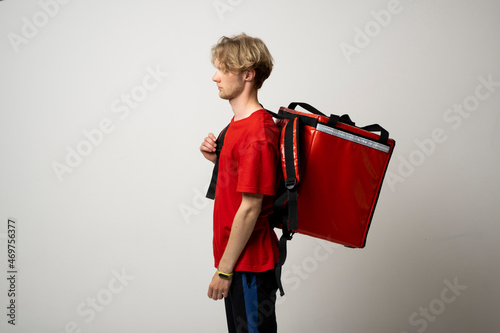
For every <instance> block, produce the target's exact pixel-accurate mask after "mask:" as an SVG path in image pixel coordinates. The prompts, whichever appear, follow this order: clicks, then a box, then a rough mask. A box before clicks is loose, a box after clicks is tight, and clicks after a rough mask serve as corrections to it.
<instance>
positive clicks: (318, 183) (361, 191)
mask: <svg viewBox="0 0 500 333" xmlns="http://www.w3.org/2000/svg"><path fill="white" fill-rule="evenodd" d="M297 106H300V107H302V108H303V109H305V110H307V111H309V112H310V113H305V112H300V111H296V110H295V108H296V107H297ZM268 112H269V113H271V114H272V115H273V117H275V118H276V119H277V125H278V128H279V129H280V133H281V134H280V161H281V165H280V170H279V171H280V173H281V175H282V177H281V183H280V186H279V188H278V191H277V194H276V196H275V201H274V213H273V215H272V216H271V223H272V226H273V227H277V228H281V229H282V232H283V235H282V236H281V238H280V242H279V252H280V258H279V263H278V265H277V267H276V276H277V281H278V286H279V289H280V293H281V295H282V296H283V295H284V292H283V287H282V285H281V278H280V277H281V269H282V266H283V264H284V263H285V260H286V242H287V241H288V240H291V239H292V237H293V235H294V233H300V234H304V235H308V236H312V237H316V238H320V239H324V240H327V241H331V242H335V243H338V244H342V245H344V246H347V247H352V248H363V247H364V246H365V244H366V236H367V233H368V230H369V228H370V224H371V220H372V217H373V213H374V210H375V206H376V204H377V200H378V197H379V193H380V190H381V186H382V182H383V180H384V176H385V172H386V170H387V167H388V164H389V160H390V158H391V155H392V152H393V150H394V147H395V144H396V142H395V141H394V140H393V139H390V138H389V133H388V132H387V131H386V130H385V129H384V128H383V127H381V126H380V125H378V124H373V125H369V126H364V127H357V126H356V125H355V123H354V122H353V121H351V119H350V117H349V116H348V115H343V116H337V115H333V114H332V115H330V116H329V117H328V116H326V115H325V114H324V113H322V112H320V111H319V110H317V109H316V108H314V107H313V106H311V105H309V104H307V103H299V102H294V103H291V104H290V105H289V106H288V107H287V108H286V107H281V108H280V109H279V112H278V114H276V113H274V112H271V111H268ZM226 129H227V127H226V128H225V129H223V130H222V131H221V133H220V134H219V137H218V139H217V152H216V154H217V156H219V154H220V149H222V146H223V142H224V135H225V132H226ZM374 132H379V134H376V133H374ZM217 172H218V159H217V161H216V163H215V166H214V171H213V174H212V181H211V183H210V187H209V189H208V192H207V198H211V199H213V198H214V197H215V188H216V182H217Z"/></svg>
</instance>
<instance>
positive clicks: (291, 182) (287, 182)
mask: <svg viewBox="0 0 500 333" xmlns="http://www.w3.org/2000/svg"><path fill="white" fill-rule="evenodd" d="M295 185H297V179H296V178H295V177H290V178H287V179H286V180H285V187H286V188H287V189H288V190H293V189H294V187H295Z"/></svg>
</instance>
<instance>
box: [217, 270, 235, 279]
mask: <svg viewBox="0 0 500 333" xmlns="http://www.w3.org/2000/svg"><path fill="white" fill-rule="evenodd" d="M217 274H218V275H219V276H220V277H221V278H223V279H226V280H229V279H230V278H232V277H233V274H234V273H229V274H228V273H224V272H221V271H219V269H218V268H217Z"/></svg>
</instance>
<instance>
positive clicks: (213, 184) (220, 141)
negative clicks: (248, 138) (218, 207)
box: [206, 125, 229, 200]
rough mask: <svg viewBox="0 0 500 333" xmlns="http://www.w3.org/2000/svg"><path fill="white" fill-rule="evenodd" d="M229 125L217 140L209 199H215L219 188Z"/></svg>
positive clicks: (208, 192)
mask: <svg viewBox="0 0 500 333" xmlns="http://www.w3.org/2000/svg"><path fill="white" fill-rule="evenodd" d="M228 127H229V125H227V126H226V127H225V128H224V129H223V130H222V131H221V132H220V134H219V137H218V138H217V141H216V143H217V147H216V149H215V155H216V156H217V159H216V160H215V165H214V170H213V171H212V179H211V180H210V186H209V187H208V191H207V195H206V197H207V198H209V199H212V200H213V199H215V188H216V187H217V176H218V175H219V156H220V152H221V149H222V145H223V144H224V137H225V136H226V131H227V128H228Z"/></svg>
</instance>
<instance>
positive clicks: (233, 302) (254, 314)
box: [224, 269, 278, 333]
mask: <svg viewBox="0 0 500 333" xmlns="http://www.w3.org/2000/svg"><path fill="white" fill-rule="evenodd" d="M277 289H278V287H277V283H276V276H275V271H274V269H273V270H270V271H266V272H262V273H251V272H235V273H234V276H233V281H232V283H231V287H230V289H229V295H228V296H227V297H226V298H225V299H224V301H225V306H226V317H227V326H228V330H229V333H276V332H277V324H276V311H275V305H276V291H277Z"/></svg>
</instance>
